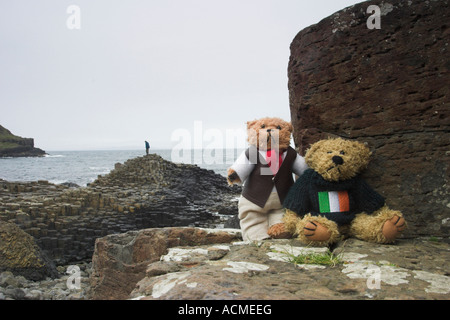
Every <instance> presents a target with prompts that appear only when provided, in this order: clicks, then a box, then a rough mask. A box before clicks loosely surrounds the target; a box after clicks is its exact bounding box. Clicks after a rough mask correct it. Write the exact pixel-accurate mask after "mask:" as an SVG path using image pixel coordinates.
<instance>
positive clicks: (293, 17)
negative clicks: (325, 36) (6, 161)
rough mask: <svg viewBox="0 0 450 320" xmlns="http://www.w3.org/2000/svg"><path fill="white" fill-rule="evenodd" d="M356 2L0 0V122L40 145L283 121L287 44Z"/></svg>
mask: <svg viewBox="0 0 450 320" xmlns="http://www.w3.org/2000/svg"><path fill="white" fill-rule="evenodd" d="M358 2H362V1H355V0H313V1H311V0H306V1H304V0H239V1H238V0H226V1H225V0H146V1H144V0H121V1H112V0H95V1H92V0H89V1H88V0H72V1H65V0H36V1H30V0H26V1H24V0H9V1H6V0H5V1H2V2H0V45H1V49H0V114H1V117H0V124H1V125H3V126H4V127H6V128H7V129H9V130H11V131H12V132H13V133H14V134H16V135H19V136H22V137H32V138H34V139H35V146H36V147H39V148H42V149H44V150H46V151H51V150H92V149H139V148H144V140H146V139H147V140H148V141H149V142H150V144H151V146H152V148H172V147H173V146H174V145H179V143H180V141H181V140H184V142H186V141H188V140H186V138H183V137H182V134H184V135H186V134H190V135H191V138H192V143H194V140H195V139H197V140H195V141H197V145H198V143H199V140H198V139H199V138H198V136H200V137H201V138H200V140H201V141H200V144H203V147H205V146H207V145H209V143H210V142H211V141H214V139H215V140H216V142H217V140H223V144H226V143H229V141H227V140H230V139H227V132H231V133H236V132H243V130H244V129H245V122H246V121H248V120H253V119H256V118H260V117H264V116H277V117H281V118H284V119H286V120H290V112H289V100H288V89H287V81H288V79H287V66H288V61H289V54H290V52H289V45H290V43H291V42H292V40H293V38H294V37H295V35H296V34H297V33H298V32H299V31H300V30H302V29H304V28H305V27H307V26H309V25H311V24H315V23H317V22H319V21H320V20H322V19H323V18H325V17H327V16H329V15H331V14H333V13H334V12H336V11H339V10H340V9H343V8H345V7H347V6H350V5H353V4H355V3H358ZM70 5H76V6H78V8H79V14H80V15H79V17H80V20H79V22H80V29H71V28H69V27H68V26H67V22H69V25H70V27H73V26H76V25H77V22H78V20H76V18H77V17H78V16H77V15H76V13H77V12H75V11H69V13H68V11H67V9H68V7H69V6H70ZM221 134H222V137H221V136H220V135H221ZM195 135H197V136H196V138H194V136H195ZM208 139H209V140H208ZM221 142H222V141H221ZM231 144H233V143H231Z"/></svg>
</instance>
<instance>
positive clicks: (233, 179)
mask: <svg viewBox="0 0 450 320" xmlns="http://www.w3.org/2000/svg"><path fill="white" fill-rule="evenodd" d="M227 182H228V184H229V185H230V186H231V185H233V184H235V183H240V182H241V179H239V176H238V174H237V172H236V171H234V170H233V169H231V168H229V169H228V171H227Z"/></svg>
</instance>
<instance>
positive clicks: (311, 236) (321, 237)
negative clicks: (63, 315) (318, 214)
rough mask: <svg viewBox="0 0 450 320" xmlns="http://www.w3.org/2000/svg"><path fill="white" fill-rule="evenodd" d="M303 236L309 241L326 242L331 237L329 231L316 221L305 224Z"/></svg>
mask: <svg viewBox="0 0 450 320" xmlns="http://www.w3.org/2000/svg"><path fill="white" fill-rule="evenodd" d="M303 234H304V235H305V237H306V239H308V240H310V241H328V240H329V239H330V237H331V232H330V230H329V229H328V228H327V227H325V226H323V225H321V224H320V223H318V222H316V221H309V222H308V223H306V225H305V226H304V227H303Z"/></svg>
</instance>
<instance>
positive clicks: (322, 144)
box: [283, 138, 406, 245]
mask: <svg viewBox="0 0 450 320" xmlns="http://www.w3.org/2000/svg"><path fill="white" fill-rule="evenodd" d="M370 155H371V152H370V151H369V149H368V147H367V146H366V145H364V144H363V143H360V142H357V141H351V140H344V139H341V138H336V139H326V140H320V141H318V142H316V143H314V144H313V145H311V147H310V149H309V150H307V152H306V154H305V161H306V163H307V164H308V166H309V167H310V168H311V169H308V170H306V171H305V173H304V174H303V175H302V176H301V177H299V179H298V180H297V181H296V182H295V184H294V186H292V188H291V189H290V191H289V193H288V195H287V196H286V198H285V201H284V203H283V204H284V206H285V208H286V214H285V216H284V218H283V220H284V223H285V226H284V227H285V228H286V230H288V231H289V232H291V233H292V234H294V235H297V236H298V238H299V239H300V240H301V241H302V242H304V243H306V244H311V245H329V244H332V243H335V242H337V241H338V240H339V239H340V238H341V233H342V234H347V235H351V236H355V237H357V238H359V239H362V240H365V241H369V242H377V243H391V242H393V241H394V240H395V238H396V237H397V236H398V235H399V233H400V232H401V231H403V230H404V229H405V227H406V222H405V219H404V218H403V216H402V213H401V212H399V211H394V210H391V209H389V208H388V206H387V205H386V204H385V200H384V198H383V197H382V196H381V195H380V194H378V193H377V192H376V191H374V190H373V189H372V188H371V187H370V186H369V185H368V184H367V183H366V182H365V181H364V180H363V179H362V178H361V177H360V175H359V174H360V172H361V171H362V170H364V169H365V168H366V167H367V165H368V163H369V157H370Z"/></svg>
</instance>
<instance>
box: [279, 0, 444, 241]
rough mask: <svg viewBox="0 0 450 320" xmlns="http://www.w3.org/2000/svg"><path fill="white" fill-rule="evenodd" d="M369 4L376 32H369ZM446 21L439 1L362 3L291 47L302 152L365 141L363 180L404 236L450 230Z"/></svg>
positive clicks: (294, 119) (311, 30) (292, 92)
mask: <svg viewBox="0 0 450 320" xmlns="http://www.w3.org/2000/svg"><path fill="white" fill-rule="evenodd" d="M369 5H376V6H378V8H379V9H380V15H379V21H380V27H381V28H380V29H376V28H374V29H369V28H368V26H367V21H368V20H369V17H370V16H371V15H373V14H375V13H374V12H373V11H372V12H370V13H367V9H368V7H369ZM449 12H450V10H449V4H448V1H446V0H442V1H402V0H392V1H366V2H362V3H360V4H356V5H354V6H351V7H348V8H345V9H343V10H341V11H339V12H336V13H335V14H333V15H331V16H329V17H327V18H325V19H323V20H322V21H320V22H319V23H317V24H315V25H312V26H310V27H308V28H306V29H304V30H302V31H300V32H299V33H298V34H297V36H296V37H295V38H294V40H293V41H292V44H291V47H290V50H291V55H290V60H289V66H288V76H289V82H288V87H289V98H290V109H291V117H292V122H293V125H294V128H295V130H294V131H295V132H294V140H295V143H296V145H297V147H298V148H299V150H300V152H301V153H303V152H304V151H305V149H306V148H308V146H309V145H310V144H311V143H313V142H315V141H316V140H318V139H321V138H324V137H327V136H333V135H335V136H341V137H345V138H350V139H357V140H360V141H364V142H367V143H368V144H369V146H370V148H371V150H372V151H373V158H372V159H373V161H372V162H371V164H370V165H369V168H368V170H367V172H366V173H365V177H366V179H367V180H368V181H369V183H370V184H371V185H372V186H373V187H374V188H375V189H376V190H378V191H379V192H380V193H382V194H383V195H384V196H385V197H386V198H387V202H388V204H389V205H390V206H391V207H393V208H396V209H399V210H402V211H403V212H404V214H405V216H406V219H407V220H408V222H409V229H408V230H407V231H406V233H405V236H407V237H415V236H418V235H435V236H445V237H448V234H449V231H450V203H449V199H450V184H449V180H448V177H449V176H450V159H449V156H450V154H449V151H448V150H449V148H450V121H449V119H450V89H449V88H450V87H449V83H450V63H449V59H448V57H449V50H450V47H449V43H450V28H449V23H448V22H449ZM372 18H374V17H373V16H372ZM372 18H371V19H372Z"/></svg>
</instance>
